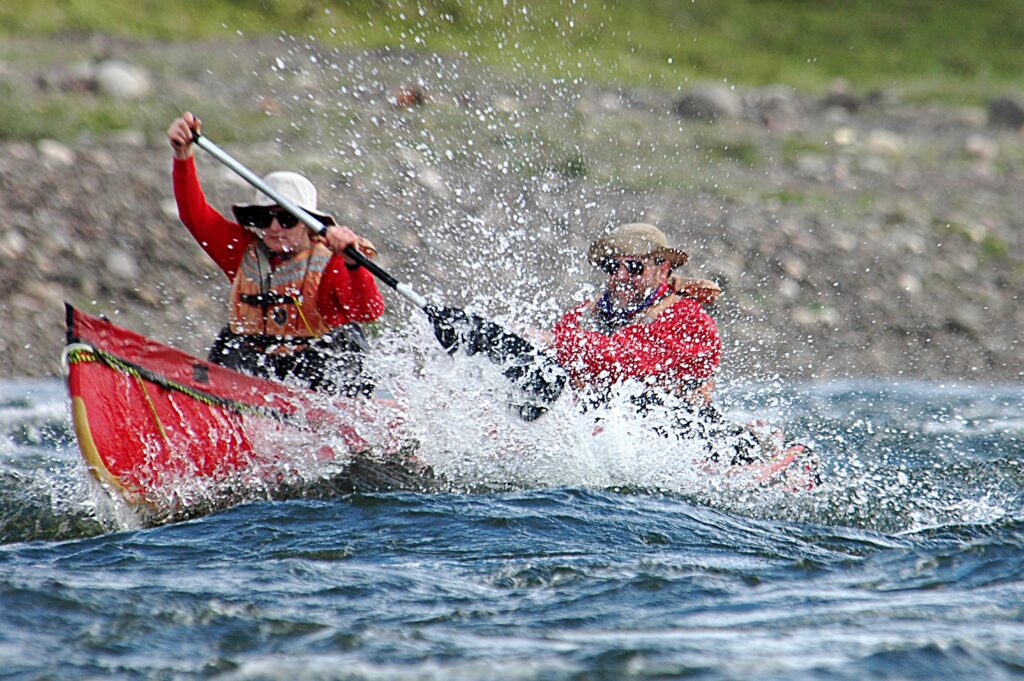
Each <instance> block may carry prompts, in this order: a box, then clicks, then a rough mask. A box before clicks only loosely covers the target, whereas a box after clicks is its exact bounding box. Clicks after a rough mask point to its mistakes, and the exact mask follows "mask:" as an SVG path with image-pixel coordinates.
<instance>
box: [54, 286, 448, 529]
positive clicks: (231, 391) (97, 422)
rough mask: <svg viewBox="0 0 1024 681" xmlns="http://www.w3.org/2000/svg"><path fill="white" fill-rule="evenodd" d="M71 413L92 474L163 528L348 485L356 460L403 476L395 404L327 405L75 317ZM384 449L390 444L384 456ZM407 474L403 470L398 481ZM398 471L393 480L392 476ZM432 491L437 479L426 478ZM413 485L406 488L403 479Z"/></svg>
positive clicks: (71, 313) (336, 401)
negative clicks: (252, 502) (314, 488)
mask: <svg viewBox="0 0 1024 681" xmlns="http://www.w3.org/2000/svg"><path fill="white" fill-rule="evenodd" d="M67 325H68V345H67V347H66V348H65V351H64V362H65V364H66V367H67V375H68V389H69V392H70V394H71V413H72V421H73V423H74V427H75V433H76V435H77V438H78V443H79V447H80V449H81V451H82V455H83V456H84V458H85V460H86V462H87V464H88V466H89V470H90V471H91V472H92V474H93V475H94V476H95V478H96V479H97V480H98V481H99V482H100V484H101V485H102V486H103V488H104V489H105V490H106V491H107V492H108V493H109V494H110V495H111V496H112V497H113V498H114V499H115V500H118V501H123V502H124V503H126V504H127V505H128V506H129V507H130V508H132V509H134V510H136V511H139V512H141V514H142V519H143V520H144V521H149V522H154V521H156V522H159V521H162V520H166V519H174V518H181V517H187V516H191V515H196V514H198V513H201V512H205V511H208V510H210V509H211V508H216V507H221V506H224V505H227V504H228V503H233V502H236V501H238V500H244V499H246V498H259V497H262V498H267V497H280V496H282V495H287V494H289V493H291V494H294V493H296V491H297V490H301V489H303V488H305V487H308V486H309V484H310V483H314V482H316V483H323V482H324V481H325V480H333V481H338V480H345V484H347V485H351V480H350V474H351V473H352V472H353V471H352V463H353V460H354V456H355V455H356V454H360V455H362V454H365V453H368V452H370V449H371V448H370V445H369V442H371V441H372V442H374V443H376V444H377V445H378V447H377V448H376V450H375V451H374V452H373V453H372V458H367V457H366V456H362V458H361V459H360V463H359V465H360V467H361V468H360V470H363V471H364V472H365V465H366V463H367V462H368V461H377V462H384V461H386V463H387V470H386V471H385V470H384V469H381V470H378V471H377V478H378V480H377V481H378V482H380V478H381V475H380V474H381V473H383V474H384V475H383V477H384V479H385V482H384V484H383V485H382V486H383V487H389V485H388V484H387V480H388V476H389V475H395V476H403V475H404V474H405V473H407V472H409V469H413V468H415V466H413V465H412V463H411V460H409V461H408V462H406V463H409V466H403V465H400V466H397V467H396V466H395V463H396V462H399V461H404V459H403V458H402V457H403V456H404V455H403V453H402V451H403V450H402V447H401V444H400V443H399V442H397V441H395V440H396V438H395V436H394V434H393V433H394V432H395V425H396V420H398V412H397V411H396V410H395V408H394V405H393V404H390V403H389V402H388V401H386V400H366V399H361V398H360V399H345V398H335V397H331V398H328V397H326V396H324V395H321V394H317V393H313V392H311V391H306V390H301V389H293V388H290V387H288V386H285V385H283V384H281V383H277V382H274V381H269V380H263V379H259V378H253V377H250V376H246V375H243V374H240V373H237V372H234V371H231V370H228V369H225V368H223V367H220V366H217V365H215V364H211V363H209V362H206V361H204V360H201V359H197V358H195V357H193V356H191V355H188V354H186V353H184V352H181V351H179V350H175V349H174V348H170V347H168V346H166V345H163V344H161V343H158V342H156V341H154V340H151V339H149V338H145V337H143V336H141V335H139V334H136V333H134V332H132V331H128V330H126V329H123V328H120V327H118V326H116V325H114V324H112V323H111V322H109V321H107V320H105V319H101V318H99V317H94V316H92V315H88V314H85V313H83V312H81V311H80V310H77V309H74V308H73V307H71V306H67ZM381 442H388V444H386V445H384V446H380V443H381ZM399 469H401V470H399ZM388 471H390V472H388ZM415 472H416V473H417V475H421V474H422V478H421V479H422V480H424V481H425V480H428V479H429V472H428V471H423V470H418V471H415ZM403 480H407V477H404V478H403Z"/></svg>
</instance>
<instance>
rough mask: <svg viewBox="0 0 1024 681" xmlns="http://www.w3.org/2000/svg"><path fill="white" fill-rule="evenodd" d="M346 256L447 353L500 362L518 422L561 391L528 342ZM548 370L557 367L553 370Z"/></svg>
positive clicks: (260, 184) (228, 162)
mask: <svg viewBox="0 0 1024 681" xmlns="http://www.w3.org/2000/svg"><path fill="white" fill-rule="evenodd" d="M192 141H193V142H194V143H195V144H196V145H198V146H199V147H200V148H201V149H203V150H204V151H206V152H207V153H209V154H210V155H211V156H213V157H214V158H216V159H217V160H218V161H220V162H221V163H223V164H224V165H225V166H227V167H228V168H230V169H231V170H233V171H234V172H235V173H237V174H238V175H239V176H240V177H241V178H242V179H244V180H245V181H246V182H248V183H249V184H251V185H252V186H253V187H255V188H256V189H258V190H260V191H261V192H263V193H264V194H266V195H267V196H269V197H270V198H271V199H272V200H273V201H275V202H276V203H277V205H279V206H281V208H283V209H284V210H286V211H288V212H289V213H291V214H292V215H294V216H295V217H296V218H298V219H299V220H301V221H302V223H303V224H305V225H306V226H307V227H309V228H310V229H311V230H313V231H314V232H316V233H317V234H319V235H321V236H325V235H326V234H327V226H326V225H324V223H322V222H320V220H318V219H317V218H316V217H315V216H313V215H311V214H310V213H309V212H308V211H306V210H304V209H303V208H302V207H301V206H297V205H295V204H294V203H293V202H292V201H290V200H288V198H287V197H285V196H282V195H281V194H280V192H277V191H275V190H274V189H272V188H271V187H269V186H268V185H267V183H266V182H264V181H263V180H262V179H261V178H259V177H257V176H256V174H255V173H253V172H252V171H251V170H249V169H248V168H246V167H245V166H244V165H242V164H241V163H239V162H238V161H237V160H235V159H234V158H233V157H232V156H231V155H230V154H228V153H227V152H226V151H224V150H223V149H221V148H220V147H218V146H217V145H216V144H214V143H213V142H211V141H210V140H208V139H207V138H206V137H203V136H202V135H201V134H199V133H198V132H195V131H193V133H192ZM345 255H347V256H348V257H349V258H351V259H352V260H354V261H355V262H357V263H359V264H360V265H362V266H363V267H365V268H366V269H368V270H370V272H371V273H372V274H373V275H374V276H375V277H377V278H378V279H380V280H381V281H382V282H384V283H385V284H386V285H388V286H390V287H391V288H393V289H394V290H395V291H397V292H398V293H400V294H401V295H402V296H403V297H404V298H406V299H407V300H409V301H410V302H411V303H412V304H413V305H415V306H416V307H418V308H419V309H420V310H422V311H423V313H424V314H426V315H427V318H428V319H429V320H430V322H431V324H433V326H434V335H435V336H436V337H437V339H438V341H440V342H441V344H442V346H443V347H444V348H445V350H447V351H448V352H449V353H452V352H454V351H455V349H456V348H457V347H458V346H459V345H460V344H461V345H462V347H463V350H465V351H466V353H467V354H469V355H473V354H476V353H478V352H479V353H483V354H485V355H486V356H487V357H488V358H489V359H490V360H491V361H492V362H494V363H496V364H500V365H503V366H505V367H506V368H505V370H504V371H503V372H502V375H503V376H505V378H507V379H508V380H509V381H510V382H511V383H512V384H513V385H516V386H517V387H518V388H520V389H521V390H522V391H524V392H525V393H526V394H528V395H530V396H531V400H527V402H526V403H524V404H521V405H516V406H517V408H518V411H519V415H520V417H521V418H522V419H523V420H526V421H532V420H534V419H536V418H538V417H539V416H540V415H541V414H543V413H544V412H545V411H547V408H548V405H550V404H551V403H552V402H554V401H555V400H556V399H558V396H559V395H560V394H561V393H562V389H563V388H564V387H565V384H566V380H567V379H566V375H565V373H564V372H563V371H562V370H561V367H556V365H554V363H553V362H552V361H551V360H549V359H546V358H544V357H543V356H542V355H541V354H540V353H538V352H537V350H536V349H535V348H534V347H533V345H532V344H531V343H530V342H529V341H527V340H525V339H524V338H522V337H520V336H518V335H516V334H514V333H511V332H509V331H506V330H505V329H503V328H501V327H500V326H498V325H497V324H495V323H494V322H489V321H487V320H485V319H483V318H482V317H478V316H477V315H467V314H466V313H465V312H464V311H462V310H460V309H458V308H448V307H438V306H436V305H433V304H431V303H428V302H427V300H426V298H424V297H423V296H421V295H420V294H419V293H416V291H414V290H413V289H412V287H411V286H409V284H406V283H404V282H400V281H398V279H396V278H395V277H393V276H391V275H390V274H388V273H387V272H386V271H385V270H384V269H382V268H381V267H380V266H378V265H377V264H376V263H374V262H373V261H371V260H370V259H369V258H367V257H366V256H365V255H363V254H362V253H360V252H359V251H358V250H357V249H356V248H355V247H354V246H348V247H346V248H345ZM552 369H557V370H556V371H554V373H552Z"/></svg>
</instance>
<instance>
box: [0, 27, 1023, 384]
mask: <svg viewBox="0 0 1024 681" xmlns="http://www.w3.org/2000/svg"><path fill="white" fill-rule="evenodd" d="M89 49H90V48H89V47H88V46H80V49H79V50H78V52H76V54H79V55H80V54H83V53H85V54H88V53H89ZM204 49H205V47H204ZM230 49H231V50H232V51H231V54H230V55H228V56H223V55H222V58H221V59H220V60H219V61H218V65H219V66H218V68H217V70H213V71H212V72H203V71H202V69H201V66H200V65H201V61H200V57H199V56H198V55H199V54H201V53H202V52H203V50H202V49H198V48H197V47H194V46H193V47H190V46H187V45H178V46H172V45H158V46H144V45H132V44H118V45H116V46H114V47H111V46H110V45H105V47H104V50H103V52H104V54H105V56H106V57H110V58H115V57H116V59H117V60H119V61H121V62H123V63H125V64H134V65H133V66H132V68H134V69H137V70H138V71H137V75H138V73H141V74H142V75H141V76H140V77H142V78H144V79H146V83H147V85H146V86H145V87H141V86H140V87H139V88H137V89H136V90H134V91H130V92H128V91H126V92H112V91H110V90H109V88H111V87H114V86H112V85H105V86H100V85H99V81H98V80H97V73H99V71H98V70H97V69H95V68H94V69H93V70H92V71H89V70H88V69H86V68H85V67H83V66H82V65H81V64H78V66H76V65H75V64H67V63H64V64H59V63H56V62H55V63H49V64H46V65H40V66H39V67H38V68H36V69H34V70H33V69H32V68H25V65H24V64H16V63H14V61H13V58H12V57H9V56H8V57H7V59H8V61H7V62H6V64H4V63H2V62H0V78H2V79H3V81H4V83H5V84H6V85H7V86H8V87H9V89H11V90H12V91H15V92H17V91H19V88H22V89H24V91H25V92H34V93H35V94H36V96H39V97H42V98H45V97H47V96H48V93H52V92H59V93H60V96H62V97H66V96H67V94H68V92H70V91H71V90H70V89H71V88H80V89H81V92H80V93H79V94H77V95H76V96H80V97H81V98H82V100H83V102H84V103H86V104H89V105H95V102H97V101H103V100H104V98H115V99H119V100H121V101H124V100H129V101H138V102H139V106H140V107H142V106H147V107H150V109H151V110H152V109H155V110H156V111H158V112H164V113H165V115H164V116H163V118H165V119H166V122H169V120H170V118H171V117H173V116H174V115H175V114H176V112H177V106H175V103H176V102H180V101H181V100H182V98H181V97H178V96H177V95H179V94H180V93H181V92H184V91H187V89H188V88H187V84H185V83H182V82H179V81H178V80H175V79H176V78H180V76H177V75H175V74H180V73H181V72H182V70H183V67H185V66H187V67H188V68H189V69H191V72H193V73H197V74H200V75H198V76H196V79H197V80H199V83H198V85H197V84H196V83H195V82H193V83H192V85H193V86H194V87H197V88H200V89H202V90H203V91H206V92H211V93H215V94H211V95H210V98H209V101H208V102H207V104H208V108H206V109H204V112H205V111H209V112H214V113H213V116H212V117H211V115H210V114H209V113H206V114H204V117H205V120H206V123H207V126H208V127H207V130H208V131H209V132H210V134H211V136H217V135H220V136H221V137H223V138H225V139H227V140H228V143H227V144H225V145H224V146H225V147H226V148H228V150H229V151H231V152H232V153H234V154H235V155H237V156H238V157H239V158H240V159H241V160H243V162H245V163H248V164H250V165H251V167H253V168H254V169H255V170H258V171H260V172H265V171H269V170H271V169H273V168H276V167H283V166H287V167H293V168H298V169H301V170H303V171H304V172H306V173H308V174H309V175H311V176H312V177H313V178H314V180H315V181H316V182H317V183H318V185H319V186H321V187H322V188H325V189H324V190H323V191H324V197H323V199H322V203H325V204H327V207H328V209H330V210H332V211H334V212H335V213H336V214H337V215H338V216H339V217H341V218H342V219H344V220H345V221H346V222H348V223H349V224H351V225H353V226H356V227H358V228H359V229H361V230H362V231H364V232H365V233H366V234H367V235H368V236H370V237H371V238H372V239H373V240H374V241H375V243H376V244H377V246H378V249H379V250H380V251H381V254H382V255H381V262H382V264H383V265H384V266H385V267H387V268H390V269H392V270H394V271H395V273H396V274H398V275H399V276H401V277H403V278H407V279H408V280H410V281H412V282H413V283H414V285H416V286H417V287H418V288H419V289H421V290H422V291H423V292H424V293H426V294H428V295H430V296H435V297H438V298H440V299H443V300H445V301H447V302H450V303H452V304H458V305H470V306H472V307H473V308H474V309H475V310H477V311H480V312H484V313H486V314H488V315H491V316H494V317H496V318H498V319H500V320H502V321H505V322H506V323H510V324H513V325H517V326H523V327H526V326H531V327H543V326H544V325H545V324H548V323H550V322H551V321H552V320H553V319H554V316H555V315H556V314H557V311H558V310H559V309H560V308H563V307H566V306H568V305H569V304H570V303H571V302H572V301H573V300H574V299H575V298H577V297H578V296H579V295H580V294H581V293H582V292H583V291H584V288H585V284H586V282H589V283H590V284H593V283H594V282H596V281H597V280H596V279H595V277H594V275H593V273H591V272H590V270H589V268H588V267H587V265H586V263H585V261H584V256H583V254H584V253H585V250H586V245H587V244H588V243H589V241H590V240H591V239H592V238H593V237H594V236H595V235H596V234H597V233H598V232H599V231H600V230H601V229H605V228H607V227H608V226H610V225H613V224H616V223H618V222H626V221H636V220H645V221H648V222H653V223H655V224H658V225H659V226H660V227H662V228H663V229H664V230H665V231H666V232H667V233H668V234H669V235H670V238H671V239H673V240H674V241H675V242H677V243H679V244H681V245H683V246H684V247H685V248H687V249H688V250H689V252H690V255H691V264H690V265H688V266H687V267H686V269H685V273H687V274H690V275H701V276H706V277H710V278H713V279H715V280H717V281H718V282H719V283H720V284H721V285H722V287H723V288H724V289H725V295H724V296H723V298H722V300H721V302H720V303H719V305H718V308H717V310H716V311H715V314H716V316H717V317H718V318H719V319H720V323H721V328H722V332H723V336H724V337H725V339H726V347H727V360H726V363H725V371H726V375H727V376H728V377H748V376H753V377H758V378H765V377H772V376H779V377H782V378H785V379H794V380H821V379H830V378H836V377H858V376H884V377H902V378H933V379H952V380H958V381H970V382H988V381H993V382H1020V381H1021V380H1022V378H1024V352H1022V349H1021V347H1020V338H1021V335H1022V331H1024V310H1022V306H1021V305H1020V299H1021V295H1022V293H1024V248H1022V246H1024V243H1022V238H1024V237H1022V234H1024V208H1022V207H1021V203H1020V192H1021V190H1022V189H1024V136H1022V134H1021V131H1020V128H1019V126H1020V125H1021V122H1020V121H1017V120H1016V118H1015V116H1016V115H1017V114H1016V111H1017V109H1016V108H1015V107H1019V104H1018V100H1017V99H1015V98H1014V97H1013V95H1012V94H1011V95H1010V96H1005V93H1003V94H1000V95H999V96H998V97H997V96H995V95H994V96H993V100H992V103H991V104H990V105H989V106H988V107H987V108H986V107H984V106H982V107H973V108H972V107H956V106H947V105H942V104H936V103H918V102H912V101H906V100H905V99H904V98H903V97H901V96H900V94H899V93H894V92H880V93H857V92H856V91H855V89H854V88H851V87H848V86H843V85H842V84H837V85H836V87H835V88H833V90H832V91H831V92H829V93H827V94H826V95H824V96H821V95H818V96H815V95H810V94H806V93H797V92H794V91H792V90H791V89H789V88H786V87H781V86H779V87H773V88H751V89H735V90H733V89H723V88H717V87H711V86H692V87H690V86H688V87H681V88H679V89H677V90H671V91H652V90H640V89H625V88H614V89H613V88H604V87H598V86H596V85H590V84H585V83H568V84H567V83H562V82H557V81H555V82H530V81H527V80H524V79H523V78H516V77H511V76H504V75H499V74H495V73H492V72H490V71H489V70H487V69H484V68H481V67H473V66H471V65H467V64H465V63H462V62H457V61H453V60H448V59H447V58H443V57H438V56H420V55H412V54H394V53H390V52H377V53H360V54H356V53H352V54H340V53H337V52H333V53H327V54H323V53H318V52H316V51H315V50H314V49H313V48H307V47H304V46H294V45H293V46H287V45H286V46H283V47H282V46H281V45H279V44H275V43H240V44H239V45H235V46H232V47H231V48H230ZM140 55H144V58H143V57H142V56H140ZM314 55H315V56H317V57H318V59H310V57H311V56H314ZM138 62H145V64H146V66H145V67H142V66H138ZM93 63H94V65H95V63H97V62H96V60H95V59H94V60H93ZM310 64H315V67H311V66H310ZM161 65H162V66H161ZM254 65H255V66H254ZM75 74H77V75H75ZM106 74H107V75H106V76H105V77H106V78H108V79H112V80H111V82H114V83H117V82H122V81H119V80H118V76H117V75H116V74H115V75H114V76H111V75H110V71H109V69H108V71H107V72H106ZM75 78H79V80H75ZM203 78H205V79H207V81H206V82H204V81H202V79H203ZM90 79H91V80H90ZM122 84H123V82H122ZM218 84H220V85H221V87H219V88H218V87H217V86H218ZM228 84H230V86H228ZM126 87H127V86H126ZM33 88H34V90H33ZM62 88H64V89H62ZM55 96H56V95H55ZM185 101H186V102H187V101H189V100H188V99H187V98H186V99H185ZM231 106H238V107H239V108H241V109H243V110H244V111H243V112H241V114H240V115H239V116H238V118H237V119H229V118H228V116H227V114H226V113H222V112H224V111H227V110H229V109H230V107H231ZM242 114H244V115H242ZM247 116H248V117H253V116H263V117H265V118H269V119H271V123H272V124H276V125H277V128H276V130H277V133H276V134H270V135H268V136H267V138H266V139H265V140H264V141H262V142H260V143H253V142H251V141H250V142H246V141H244V140H245V134H244V133H245V132H246V130H247V129H246V126H245V120H248V119H247V118H246V117H247ZM296 122H297V123H296ZM263 125H266V123H263ZM235 139H238V140H242V141H237V142H234V141H232V140H235ZM198 162H199V166H200V174H201V177H202V179H203V184H204V187H205V189H206V190H207V194H208V196H209V198H210V201H211V203H212V204H213V205H215V206H216V207H218V208H220V209H222V210H224V211H227V209H228V207H229V206H230V204H231V203H232V202H233V201H237V200H247V199H248V197H249V196H250V193H251V191H250V189H249V188H247V187H245V186H243V185H241V184H240V181H239V180H238V179H237V178H234V177H232V176H231V175H230V173H228V172H226V171H225V170H224V169H223V168H220V167H218V166H217V164H216V163H215V162H214V161H213V160H212V159H209V158H203V157H200V158H199V161H198ZM0 209H2V212H3V216H4V217H3V221H4V227H3V228H2V230H0V262H2V268H0V290H2V291H3V295H2V296H0V312H2V314H3V317H4V319H5V321H6V323H5V325H4V327H3V329H2V330H0V352H2V353H3V356H4V358H5V361H4V362H3V363H2V365H0V374H2V377H4V378H10V377H17V376H50V375H56V374H57V373H58V372H59V362H58V358H59V356H60V350H61V347H62V343H63V334H64V331H63V320H64V314H63V309H62V303H63V302H64V301H67V302H71V303H73V304H75V305H78V306H80V307H82V308H83V309H85V310H87V311H91V312H95V313H101V314H105V315H107V316H110V317H111V318H113V319H114V320H115V321H116V322H118V323H120V324H122V325H124V326H127V327H129V328H132V329H134V330H136V331H139V332H141V333H145V334H147V335H152V336H154V337H156V338H159V339H161V340H164V341H168V342H170V343H171V344H173V345H176V346H178V347H181V348H183V349H185V350H188V351H191V352H196V353H203V352H204V351H205V347H206V345H207V344H208V343H209V340H210V339H211V338H212V337H213V336H214V335H215V333H216V330H217V329H218V328H219V327H220V324H221V320H222V317H223V314H224V302H223V301H224V298H225V295H226V288H227V287H226V282H224V281H222V275H221V274H220V273H219V271H217V270H216V268H215V267H214V266H213V265H212V263H210V262H209V261H208V259H207V258H206V257H205V255H204V254H203V253H202V251H201V250H200V248H199V247H198V246H197V245H196V244H194V243H193V242H192V241H191V238H190V237H189V235H188V234H187V232H186V231H185V229H184V228H183V227H182V226H181V225H180V223H179V222H178V221H177V218H176V215H175V212H174V203H173V197H172V193H171V182H170V154H169V150H168V149H167V147H166V144H165V142H164V141H163V128H162V127H159V126H156V125H153V126H151V127H149V128H146V129H121V130H116V131H112V132H110V133H109V134H107V135H104V136H91V137H87V138H80V139H76V140H73V141H67V140H65V141H54V140H45V139H44V140H12V139H7V140H3V141H0ZM581 283H582V284H581ZM386 296H387V299H388V303H389V306H390V310H389V312H388V314H387V316H386V318H385V320H384V321H383V324H384V325H388V324H391V325H400V324H405V323H407V320H408V319H409V318H410V317H412V316H413V315H412V314H411V313H410V311H409V309H408V307H407V306H405V304H404V303H403V302H402V301H401V299H400V298H399V297H398V296H397V295H393V294H390V293H386Z"/></svg>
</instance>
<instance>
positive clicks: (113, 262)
mask: <svg viewBox="0 0 1024 681" xmlns="http://www.w3.org/2000/svg"><path fill="white" fill-rule="evenodd" d="M104 266H105V267H106V270H107V272H109V273H110V274H111V275H113V276H115V277H117V278H119V279H124V280H128V281H133V280H135V279H137V278H138V276H139V264H138V262H137V261H136V260H135V257H134V256H133V255H132V254H131V253H129V252H128V251H126V250H124V249H122V248H113V249H111V250H109V251H107V254H106V257H105V258H104Z"/></svg>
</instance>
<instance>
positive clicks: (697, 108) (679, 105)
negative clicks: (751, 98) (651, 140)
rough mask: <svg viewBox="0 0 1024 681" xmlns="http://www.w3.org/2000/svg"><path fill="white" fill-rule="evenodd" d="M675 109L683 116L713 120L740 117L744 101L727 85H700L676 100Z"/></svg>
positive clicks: (677, 113)
mask: <svg viewBox="0 0 1024 681" xmlns="http://www.w3.org/2000/svg"><path fill="white" fill-rule="evenodd" d="M674 111H675V112H676V115H678V116H682V117H683V118H697V119H700V120H702V121H708V122H711V121H717V120H719V119H731V118H739V117H740V115H741V114H742V113H743V102H742V101H740V97H739V95H737V94H736V93H735V92H733V90H732V89H730V88H728V87H726V86H725V85H717V84H713V85H699V86H697V87H695V88H693V89H692V90H690V91H689V92H687V93H686V94H684V95H683V97H682V98H681V99H680V100H679V101H678V102H676V105H675V108H674Z"/></svg>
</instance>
